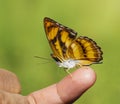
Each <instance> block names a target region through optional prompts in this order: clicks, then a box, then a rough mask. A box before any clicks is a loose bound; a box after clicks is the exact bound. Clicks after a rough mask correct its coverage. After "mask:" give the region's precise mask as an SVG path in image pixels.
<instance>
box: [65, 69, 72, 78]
mask: <svg viewBox="0 0 120 104" xmlns="http://www.w3.org/2000/svg"><path fill="white" fill-rule="evenodd" d="M64 70H65V72H67V73H68V74H69V75H70V76H71V77H72V74H71V73H70V72H69V69H64Z"/></svg>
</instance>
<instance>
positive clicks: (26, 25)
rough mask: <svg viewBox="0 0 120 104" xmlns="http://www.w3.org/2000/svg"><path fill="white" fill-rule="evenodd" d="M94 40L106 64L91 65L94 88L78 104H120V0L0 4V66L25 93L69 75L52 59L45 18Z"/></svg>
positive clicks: (10, 1)
mask: <svg viewBox="0 0 120 104" xmlns="http://www.w3.org/2000/svg"><path fill="white" fill-rule="evenodd" d="M46 16H47V17H51V18H53V19H54V20H56V21H58V22H60V23H62V24H64V25H66V26H68V27H71V28H73V29H74V30H75V31H77V32H78V34H79V35H84V36H88V37H90V38H92V39H94V40H95V41H96V42H97V43H98V44H99V46H101V47H102V50H103V52H104V54H103V57H104V60H103V64H100V65H92V66H91V67H92V68H94V70H95V71H96V73H97V81H96V83H95V85H94V86H93V87H92V88H91V89H90V90H88V91H87V92H86V93H85V94H84V95H83V96H82V97H81V98H80V99H79V100H78V101H76V102H75V104H113V103H114V104H118V103H119V102H120V101H119V100H120V77H119V76H120V63H119V62H120V60H119V59H120V1H119V0H84V1H83V0H59V1H57V0H49V1H48V0H0V67H1V68H4V69H7V70H10V71H12V72H14V73H15V74H16V75H17V76H18V77H19V79H20V82H21V85H22V94H23V95H27V94H29V93H30V92H32V91H35V90H38V89H41V88H44V87H46V86H48V85H50V84H53V83H56V82H57V81H59V80H61V79H62V78H63V77H64V76H65V75H66V73H65V72H64V71H63V70H62V69H60V68H58V67H57V65H56V64H55V62H49V63H47V61H45V60H42V59H36V58H34V56H42V57H47V58H51V57H50V55H49V54H50V53H51V49H50V47H49V44H48V41H47V39H46V36H45V33H44V28H43V18H44V17H46Z"/></svg>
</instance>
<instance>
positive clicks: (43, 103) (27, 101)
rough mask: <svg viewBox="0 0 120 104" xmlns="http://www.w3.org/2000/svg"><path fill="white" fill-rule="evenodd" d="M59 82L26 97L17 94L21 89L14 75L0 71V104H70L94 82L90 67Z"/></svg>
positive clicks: (77, 71)
mask: <svg viewBox="0 0 120 104" xmlns="http://www.w3.org/2000/svg"><path fill="white" fill-rule="evenodd" d="M71 74H72V77H71V76H70V75H67V76H66V77H65V78H63V79H62V80H61V81H60V82H58V83H55V84H53V85H51V86H48V87H46V88H44V89H41V90H38V91H35V92H32V93H31V94H29V95H27V96H22V95H20V94H19V92H20V90H21V87H20V83H19V81H18V79H17V77H16V75H15V74H13V73H12V72H9V71H7V70H2V69H1V70H0V104H72V103H73V102H75V101H76V100H77V99H78V98H79V97H80V96H81V95H82V94H83V93H84V92H85V91H86V90H88V89H89V88H90V87H91V86H92V85H93V84H94V83H95V81H96V74H95V72H94V71H93V70H92V69H91V68H90V67H82V68H80V69H78V70H76V71H75V72H73V73H71Z"/></svg>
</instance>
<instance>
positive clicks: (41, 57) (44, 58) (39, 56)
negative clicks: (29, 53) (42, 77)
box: [34, 56, 51, 61]
mask: <svg viewBox="0 0 120 104" xmlns="http://www.w3.org/2000/svg"><path fill="white" fill-rule="evenodd" d="M34 57H35V58H40V59H44V60H47V61H48V60H50V61H51V59H49V58H45V57H40V56H34Z"/></svg>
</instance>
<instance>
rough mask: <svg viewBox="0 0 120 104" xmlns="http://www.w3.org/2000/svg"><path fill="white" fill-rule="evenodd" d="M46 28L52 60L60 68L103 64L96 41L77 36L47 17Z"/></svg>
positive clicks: (72, 31)
mask: <svg viewBox="0 0 120 104" xmlns="http://www.w3.org/2000/svg"><path fill="white" fill-rule="evenodd" d="M44 28H45V32H46V36H47V39H48V41H49V44H50V47H51V49H52V51H53V53H52V54H51V56H52V58H53V59H54V60H55V61H56V63H57V64H58V66H59V67H64V68H65V69H67V70H68V69H70V68H74V67H76V66H86V65H91V64H95V63H101V60H102V59H103V58H102V54H103V52H102V51H101V48H100V47H99V46H98V45H97V44H96V42H95V41H93V40H92V39H90V38H88V37H86V36H79V37H76V36H77V32H75V31H74V30H72V29H70V28H68V27H66V26H63V25H62V24H60V23H58V22H56V21H54V20H52V19H50V18H48V17H45V18H44Z"/></svg>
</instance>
